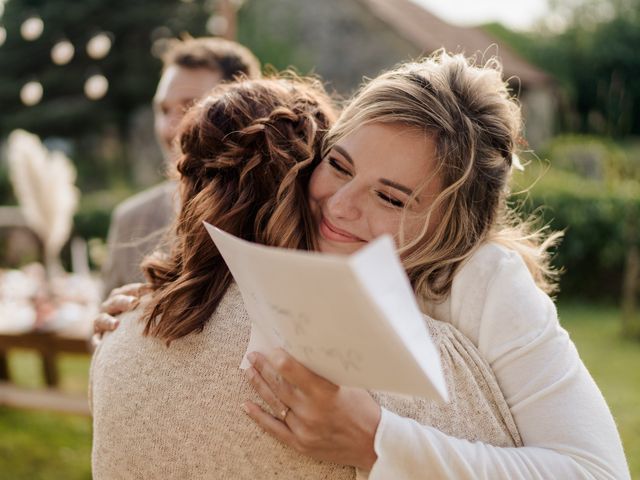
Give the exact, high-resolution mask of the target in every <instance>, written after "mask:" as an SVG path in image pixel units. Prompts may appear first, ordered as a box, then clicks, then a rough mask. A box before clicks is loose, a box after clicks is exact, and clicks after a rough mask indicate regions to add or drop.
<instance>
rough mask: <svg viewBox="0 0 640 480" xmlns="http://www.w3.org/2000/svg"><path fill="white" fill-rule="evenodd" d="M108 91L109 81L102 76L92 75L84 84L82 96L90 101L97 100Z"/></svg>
mask: <svg viewBox="0 0 640 480" xmlns="http://www.w3.org/2000/svg"><path fill="white" fill-rule="evenodd" d="M108 90H109V80H107V78H106V77H105V76H104V75H100V74H96V75H92V76H91V77H89V78H88V79H87V81H86V82H85V83H84V94H85V95H86V96H87V98H90V99H91V100H99V99H101V98H102V97H104V96H105V95H106V93H107V91H108Z"/></svg>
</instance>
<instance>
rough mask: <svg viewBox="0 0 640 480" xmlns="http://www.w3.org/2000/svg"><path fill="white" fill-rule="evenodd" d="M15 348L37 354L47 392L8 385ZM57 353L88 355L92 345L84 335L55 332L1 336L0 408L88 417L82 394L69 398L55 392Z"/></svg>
mask: <svg viewBox="0 0 640 480" xmlns="http://www.w3.org/2000/svg"><path fill="white" fill-rule="evenodd" d="M18 348H19V349H29V350H35V351H37V352H38V354H39V355H40V358H41V362H42V371H43V375H44V380H45V383H46V385H47V388H46V389H27V388H22V387H17V386H15V385H13V384H11V379H10V372H9V364H8V352H9V350H11V349H18ZM60 353H76V354H90V353H91V346H90V344H89V341H88V339H87V337H86V336H84V335H82V336H79V335H72V334H65V333H54V332H26V333H0V405H8V406H12V407H20V408H33V409H44V410H54V411H61V412H66V413H76V414H81V415H89V406H88V403H87V398H86V396H85V395H77V394H75V395H71V394H67V393H64V392H61V391H60V390H59V389H58V385H59V381H60V375H59V372H58V366H57V357H58V354H60Z"/></svg>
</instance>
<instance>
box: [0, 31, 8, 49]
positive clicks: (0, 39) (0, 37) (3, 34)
mask: <svg viewBox="0 0 640 480" xmlns="http://www.w3.org/2000/svg"><path fill="white" fill-rule="evenodd" d="M6 39H7V29H6V28H4V27H0V47H1V46H2V45H3V44H4V42H5V40H6Z"/></svg>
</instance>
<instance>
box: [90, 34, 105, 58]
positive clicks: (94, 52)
mask: <svg viewBox="0 0 640 480" xmlns="http://www.w3.org/2000/svg"><path fill="white" fill-rule="evenodd" d="M109 50H111V37H110V36H109V35H108V34H106V33H104V32H103V33H99V34H97V35H95V36H94V37H92V38H91V40H89V42H88V43H87V54H88V55H89V56H90V57H91V58H93V59H94V60H99V59H101V58H104V57H106V56H107V54H108V53H109Z"/></svg>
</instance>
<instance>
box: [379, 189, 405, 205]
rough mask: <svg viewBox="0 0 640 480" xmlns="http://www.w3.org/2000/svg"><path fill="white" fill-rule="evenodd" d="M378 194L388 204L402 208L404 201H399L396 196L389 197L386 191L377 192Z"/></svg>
mask: <svg viewBox="0 0 640 480" xmlns="http://www.w3.org/2000/svg"><path fill="white" fill-rule="evenodd" d="M378 196H379V197H380V198H381V199H382V200H384V201H385V202H387V203H388V204H390V205H393V206H394V207H397V208H404V202H401V201H400V200H398V199H397V198H393V197H390V196H389V195H387V194H386V193H382V192H378Z"/></svg>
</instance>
